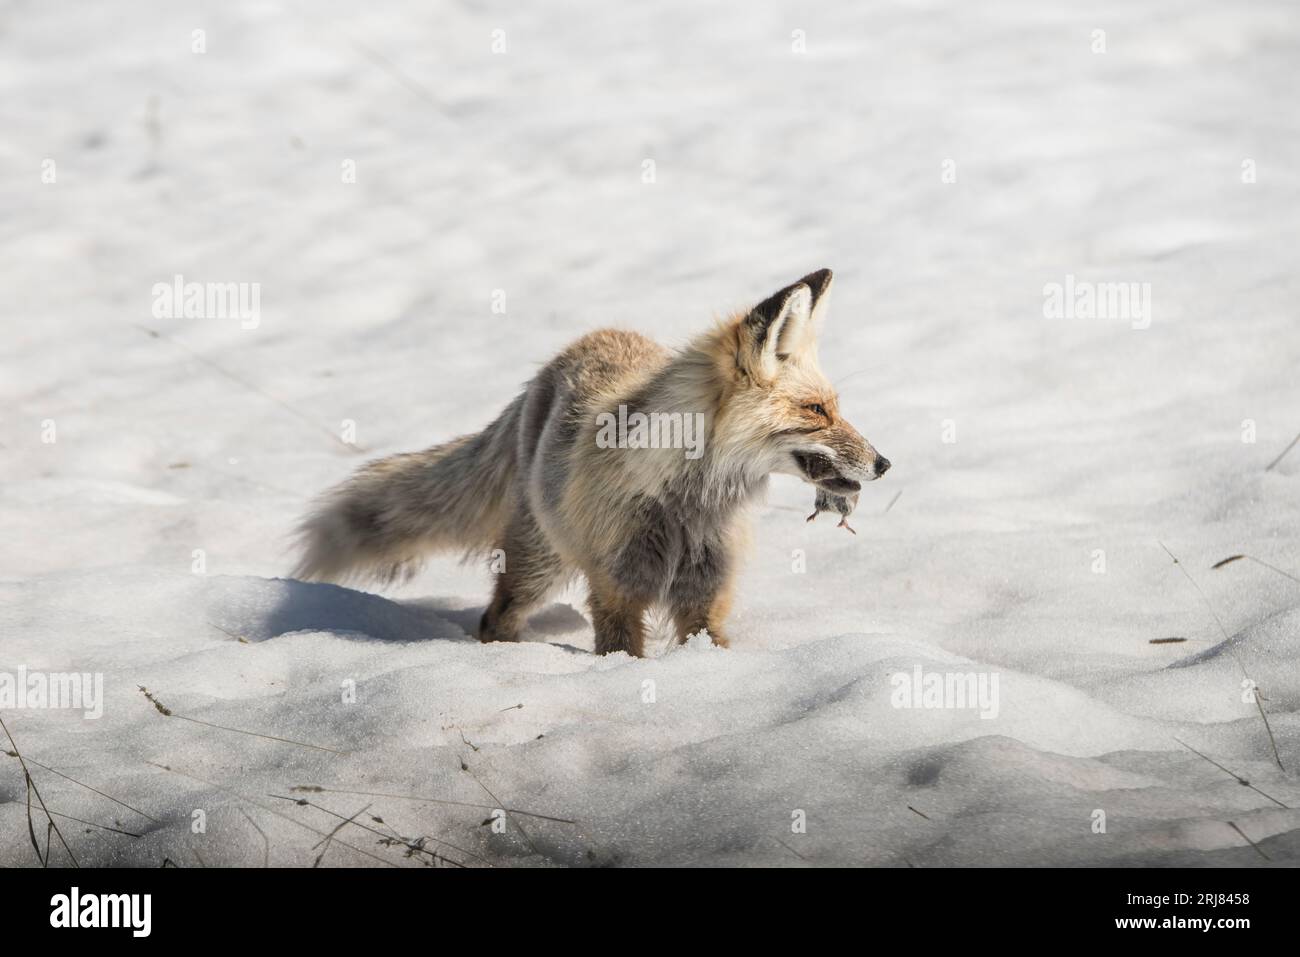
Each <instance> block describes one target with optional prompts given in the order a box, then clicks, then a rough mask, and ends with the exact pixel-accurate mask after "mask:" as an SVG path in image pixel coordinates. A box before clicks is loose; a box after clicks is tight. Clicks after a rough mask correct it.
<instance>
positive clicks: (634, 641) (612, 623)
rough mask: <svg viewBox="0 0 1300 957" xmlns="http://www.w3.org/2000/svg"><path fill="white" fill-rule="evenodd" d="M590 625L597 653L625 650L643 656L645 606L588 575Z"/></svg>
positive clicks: (635, 656) (633, 654)
mask: <svg viewBox="0 0 1300 957" xmlns="http://www.w3.org/2000/svg"><path fill="white" fill-rule="evenodd" d="M587 583H588V586H589V589H590V596H589V598H588V605H589V606H590V608H591V624H592V627H593V628H595V630H596V654H598V655H608V654H612V653H613V652H615V651H626V652H627V653H628V654H629V655H631V656H632V657H634V658H641V657H644V654H643V645H644V642H645V623H644V621H643V618H644V615H645V609H646V605H645V603H644V602H642V601H639V600H637V599H633V598H630V597H629V596H627V595H626V594H620V593H619V592H618V591H617V590H616V589H614V588H611V587H605V586H603V585H602V584H598V583H597V582H596V581H594V580H592V579H591V578H590V577H588V580H587Z"/></svg>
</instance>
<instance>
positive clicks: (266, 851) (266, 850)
mask: <svg viewBox="0 0 1300 957" xmlns="http://www.w3.org/2000/svg"><path fill="white" fill-rule="evenodd" d="M239 813H240V814H242V815H244V819H245V820H246V821H248V823H249V824H251V825H253V830H255V831H257V833H258V834H261V835H262V866H263V867H270V866H271V839H270V838H269V837H267V836H266V832H265V831H264V830H262V829H261V828H260V827H258V826H257V822H256V821H254V820H253V815H251V814H249V813H248V812H247V811H245V810H244V809H243V808H242V807H241V808H240V809H239Z"/></svg>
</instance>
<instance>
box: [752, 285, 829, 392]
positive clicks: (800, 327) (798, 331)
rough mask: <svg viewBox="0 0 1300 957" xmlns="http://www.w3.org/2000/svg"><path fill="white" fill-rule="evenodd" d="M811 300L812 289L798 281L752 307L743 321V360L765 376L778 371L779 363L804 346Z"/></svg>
mask: <svg viewBox="0 0 1300 957" xmlns="http://www.w3.org/2000/svg"><path fill="white" fill-rule="evenodd" d="M812 304H813V296H812V290H811V289H810V288H809V287H808V286H807V285H805V284H804V283H802V282H797V283H795V284H794V285H792V286H786V287H785V288H784V289H782V290H781V291H780V292H778V293H776V294H775V295H773V296H769V297H768V298H767V299H764V300H763V301H762V302H760V303H759V304H758V305H757V306H755V307H754V308H753V309H751V310H750V311H749V315H747V316H746V317H745V319H744V321H743V322H742V323H741V335H742V340H743V344H742V349H743V352H744V354H743V355H742V357H741V362H742V364H743V365H744V366H745V367H746V368H747V369H749V370H750V371H751V372H754V373H757V374H758V375H759V376H760V377H762V378H771V377H772V376H774V375H776V373H777V371H778V370H779V369H780V364H781V363H782V362H784V361H785V360H786V358H787V357H788V356H789V354H790V353H791V352H792V351H795V350H796V349H797V348H800V347H801V346H802V344H803V342H804V337H805V332H806V328H807V326H808V323H809V321H810V319H811V317H812Z"/></svg>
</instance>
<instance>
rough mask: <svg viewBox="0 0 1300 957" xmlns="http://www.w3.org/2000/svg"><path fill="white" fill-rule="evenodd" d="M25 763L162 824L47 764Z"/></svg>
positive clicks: (14, 755)
mask: <svg viewBox="0 0 1300 957" xmlns="http://www.w3.org/2000/svg"><path fill="white" fill-rule="evenodd" d="M4 753H5V754H7V755H8V756H9V757H11V758H16V757H18V752H17V751H5V752H4ZM27 761H28V763H29V764H31V765H32V766H33V767H38V768H40V769H41V770H43V771H49V772H50V773H51V774H54V775H58V776H59V777H61V778H63V779H64V780H65V781H71V782H72V783H73V784H75V785H77V786H78V787H83V788H85V789H86V790H87V791H93V792H94V793H95V794H98V795H99V796H100V797H102V798H107V799H108V800H110V801H112V802H113V803H114V804H116V805H117V806H118V807H124V808H126V809H127V810H128V811H130V812H131V813H132V814H139V815H140V816H141V817H142V818H145V819H146V820H150V821H153V822H154V823H155V824H161V823H162V822H161V821H159V820H158V819H157V818H156V817H154V816H153V815H151V814H146V813H145V812H144V811H141V810H140V809H139V808H137V807H132V806H131V805H129V804H127V803H126V802H125V801H119V800H118V799H117V798H115V797H113V795H111V794H105V793H104V792H103V791H101V790H99V788H95V787H91V786H90V785H89V784H87V783H86V782H85V781H78V780H77V779H76V778H74V777H72V776H71V775H67V774H64V773H63V772H62V771H58V770H56V769H54V768H52V767H50V766H49V765H48V764H41V762H39V761H37V760H35V759H34V758H28V759H27Z"/></svg>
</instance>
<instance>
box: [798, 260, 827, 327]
mask: <svg viewBox="0 0 1300 957" xmlns="http://www.w3.org/2000/svg"><path fill="white" fill-rule="evenodd" d="M834 279H835V274H834V273H832V272H831V271H830V270H829V269H818V270H817V271H816V272H810V273H809V274H808V275H806V276H804V277H803V278H802V279H800V280H799V281H800V282H801V283H803V284H804V285H805V286H807V287H808V288H809V289H811V290H812V316H813V319H814V320H816V319H820V318H821V317H822V308H823V307H824V306H825V305H826V302H825V300H826V294H827V293H829V292H830V291H831V283H832V282H833V281H834Z"/></svg>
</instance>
